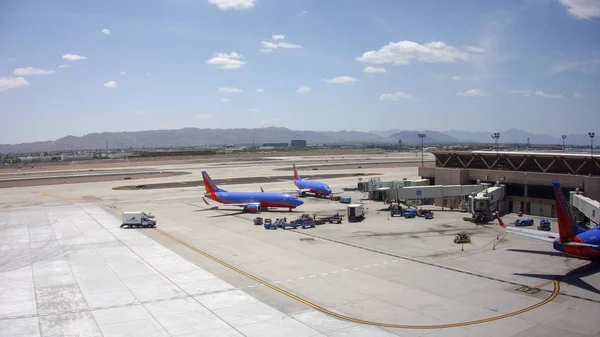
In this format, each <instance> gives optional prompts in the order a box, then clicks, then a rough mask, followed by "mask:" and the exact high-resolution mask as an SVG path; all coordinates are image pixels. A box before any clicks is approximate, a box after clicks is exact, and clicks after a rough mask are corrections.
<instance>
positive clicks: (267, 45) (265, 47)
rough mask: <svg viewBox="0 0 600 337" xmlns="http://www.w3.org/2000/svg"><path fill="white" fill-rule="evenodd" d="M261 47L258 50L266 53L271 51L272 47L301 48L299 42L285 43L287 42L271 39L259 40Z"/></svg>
mask: <svg viewBox="0 0 600 337" xmlns="http://www.w3.org/2000/svg"><path fill="white" fill-rule="evenodd" d="M260 44H261V46H262V49H261V50H260V51H261V52H263V53H268V52H270V51H273V50H274V49H279V48H282V49H297V48H302V46H300V45H299V44H293V43H287V42H272V41H261V42H260Z"/></svg>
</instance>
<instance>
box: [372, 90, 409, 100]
mask: <svg viewBox="0 0 600 337" xmlns="http://www.w3.org/2000/svg"><path fill="white" fill-rule="evenodd" d="M401 99H416V97H414V96H413V95H411V94H407V93H405V92H402V91H398V92H395V93H393V94H383V95H381V96H379V100H380V101H398V100H401Z"/></svg>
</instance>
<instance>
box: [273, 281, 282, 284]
mask: <svg viewBox="0 0 600 337" xmlns="http://www.w3.org/2000/svg"><path fill="white" fill-rule="evenodd" d="M278 283H281V281H275V282H273V284H278Z"/></svg>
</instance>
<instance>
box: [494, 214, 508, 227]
mask: <svg viewBox="0 0 600 337" xmlns="http://www.w3.org/2000/svg"><path fill="white" fill-rule="evenodd" d="M496 219H498V224H499V225H500V227H502V228H506V225H504V222H502V219H500V215H499V214H498V212H496Z"/></svg>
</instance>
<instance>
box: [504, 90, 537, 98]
mask: <svg viewBox="0 0 600 337" xmlns="http://www.w3.org/2000/svg"><path fill="white" fill-rule="evenodd" d="M506 93H507V94H511V95H523V96H528V97H529V96H531V94H533V91H531V90H507V91H506Z"/></svg>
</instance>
